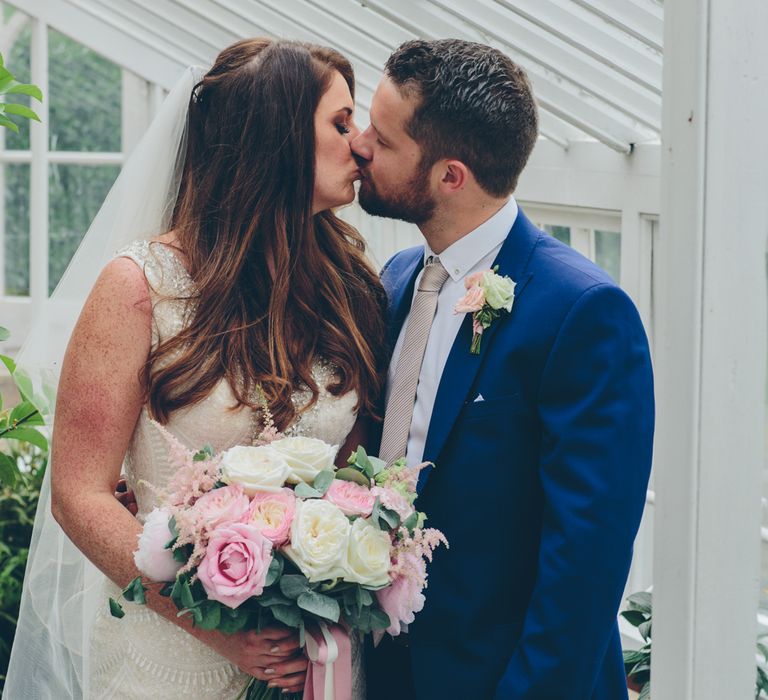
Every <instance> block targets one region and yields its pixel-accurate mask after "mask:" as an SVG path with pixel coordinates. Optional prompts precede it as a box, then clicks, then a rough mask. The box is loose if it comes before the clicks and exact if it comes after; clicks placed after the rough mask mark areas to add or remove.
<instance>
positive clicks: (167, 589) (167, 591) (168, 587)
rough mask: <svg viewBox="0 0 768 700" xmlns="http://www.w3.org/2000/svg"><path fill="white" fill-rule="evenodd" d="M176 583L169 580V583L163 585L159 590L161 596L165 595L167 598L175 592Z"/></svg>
mask: <svg viewBox="0 0 768 700" xmlns="http://www.w3.org/2000/svg"><path fill="white" fill-rule="evenodd" d="M175 583H176V581H169V582H168V583H166V584H164V585H163V587H162V588H161V589H160V590H159V591H158V593H159V594H160V595H161V596H163V598H167V597H168V596H170V595H171V593H172V592H173V586H174V585H175Z"/></svg>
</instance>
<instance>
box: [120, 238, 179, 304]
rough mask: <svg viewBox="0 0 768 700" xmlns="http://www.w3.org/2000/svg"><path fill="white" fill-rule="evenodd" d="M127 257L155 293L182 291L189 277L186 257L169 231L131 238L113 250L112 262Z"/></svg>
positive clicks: (176, 292) (173, 293)
mask: <svg viewBox="0 0 768 700" xmlns="http://www.w3.org/2000/svg"><path fill="white" fill-rule="evenodd" d="M120 259H127V260H130V261H132V263H133V264H135V266H136V267H137V268H138V269H139V270H140V271H141V274H142V275H143V276H144V278H145V280H146V283H147V284H148V285H149V288H150V291H151V292H153V293H154V294H157V295H158V296H177V295H184V293H187V292H189V291H190V289H189V288H190V287H191V280H190V278H189V273H188V272H187V268H186V262H185V260H186V258H185V256H184V253H183V251H182V250H181V248H179V246H178V244H177V241H176V237H175V236H174V234H173V232H172V231H171V232H168V233H165V234H162V235H160V236H155V237H154V238H148V239H144V240H137V241H133V242H132V243H130V244H129V245H127V246H125V247H124V248H121V249H120V250H118V251H117V252H116V253H115V257H114V258H113V260H112V262H115V261H116V260H120Z"/></svg>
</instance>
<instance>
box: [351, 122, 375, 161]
mask: <svg viewBox="0 0 768 700" xmlns="http://www.w3.org/2000/svg"><path fill="white" fill-rule="evenodd" d="M349 147H350V148H351V149H352V154H353V155H354V156H355V160H356V161H357V164H358V165H360V166H363V165H365V164H366V163H367V162H368V161H370V160H371V159H372V157H373V151H372V149H371V127H370V126H369V127H368V128H367V129H366V130H365V131H363V132H362V133H360V134H358V135H357V136H356V137H355V138H354V139H352V142H351V143H350V144H349Z"/></svg>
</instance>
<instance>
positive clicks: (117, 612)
mask: <svg viewBox="0 0 768 700" xmlns="http://www.w3.org/2000/svg"><path fill="white" fill-rule="evenodd" d="M109 612H110V614H111V615H112V617H116V618H117V619H118V620H119V619H120V618H122V617H125V610H123V606H122V605H120V603H118V602H117V601H116V600H115V599H114V598H110V599H109Z"/></svg>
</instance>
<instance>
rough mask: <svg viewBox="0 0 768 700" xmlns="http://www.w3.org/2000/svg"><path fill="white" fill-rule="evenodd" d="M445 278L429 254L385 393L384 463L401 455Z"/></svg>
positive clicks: (446, 277) (444, 272) (409, 429)
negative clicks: (387, 392)
mask: <svg viewBox="0 0 768 700" xmlns="http://www.w3.org/2000/svg"><path fill="white" fill-rule="evenodd" d="M447 279H448V272H446V269H445V268H444V267H443V264H442V263H441V262H440V260H439V258H435V257H430V258H429V259H428V260H427V264H426V266H425V267H424V272H423V273H422V275H421V280H420V281H419V289H418V292H417V293H416V296H415V298H414V300H413V305H412V306H411V315H410V316H409V318H408V326H407V327H406V329H405V339H404V340H403V347H402V349H401V350H400V357H399V358H398V360H397V367H396V369H395V379H394V382H393V383H392V390H391V391H390V393H389V400H388V401H387V409H386V413H385V414H384V428H383V431H382V434H381V449H380V450H379V456H380V457H381V459H383V460H385V461H386V462H387V464H391V463H392V462H393V461H394V460H396V459H398V458H399V457H404V456H405V449H406V447H407V445H408V435H409V433H410V432H411V419H412V418H413V404H414V402H415V400H416V386H417V385H418V383H419V374H420V373H421V363H422V360H423V359H424V350H425V349H426V347H427V339H428V338H429V331H430V329H431V328H432V320H433V319H434V318H435V310H436V309H437V295H438V294H439V293H440V288H441V287H442V286H443V284H444V283H445V280H447Z"/></svg>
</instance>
